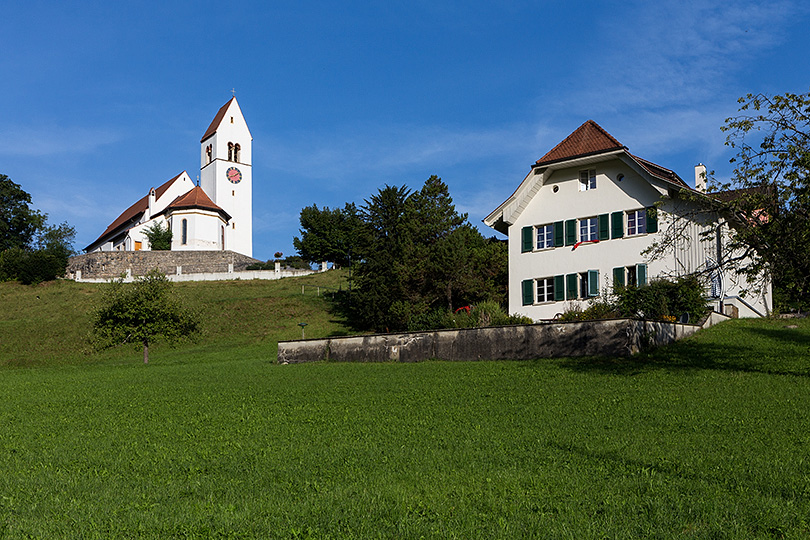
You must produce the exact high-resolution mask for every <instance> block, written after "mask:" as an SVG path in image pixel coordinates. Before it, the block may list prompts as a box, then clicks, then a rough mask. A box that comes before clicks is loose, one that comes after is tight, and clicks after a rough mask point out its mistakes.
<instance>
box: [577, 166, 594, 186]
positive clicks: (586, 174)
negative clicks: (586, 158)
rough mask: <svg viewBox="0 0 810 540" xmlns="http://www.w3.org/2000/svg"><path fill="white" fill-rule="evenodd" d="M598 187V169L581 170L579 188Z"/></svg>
mask: <svg viewBox="0 0 810 540" xmlns="http://www.w3.org/2000/svg"><path fill="white" fill-rule="evenodd" d="M591 189H596V170H595V169H590V170H588V171H579V190H580V191H588V190H591Z"/></svg>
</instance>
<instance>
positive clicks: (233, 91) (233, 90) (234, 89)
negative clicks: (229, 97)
mask: <svg viewBox="0 0 810 540" xmlns="http://www.w3.org/2000/svg"><path fill="white" fill-rule="evenodd" d="M231 94H233V97H236V88H231Z"/></svg>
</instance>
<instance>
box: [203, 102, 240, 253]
mask: <svg viewBox="0 0 810 540" xmlns="http://www.w3.org/2000/svg"><path fill="white" fill-rule="evenodd" d="M252 143H253V137H252V136H251V134H250V130H249V129H248V127H247V123H246V122H245V117H244V116H242V110H241V109H240V108H239V104H238V103H237V102H236V97H235V96H234V97H233V98H231V100H230V101H228V103H226V104H225V105H223V106H222V108H220V109H219V111H218V112H217V114H216V116H215V117H214V120H213V121H212V122H211V125H210V126H208V129H207V130H205V134H204V135H203V136H202V139H201V140H200V187H202V188H203V190H204V191H205V193H206V194H207V195H208V196H209V197H210V198H211V200H213V201H214V203H215V204H216V205H217V206H219V207H220V208H222V209H223V210H225V211H226V212H227V213H228V214H230V215H231V216H232V217H231V220H230V221H229V222H228V224H227V226H226V227H225V228H224V229H223V230H222V231H221V235H222V236H223V237H224V239H225V247H224V249H228V250H231V251H235V252H237V253H242V254H243V255H247V256H249V257H252V256H253V167H252V165H251V164H252V163H253V157H252V148H251V147H252Z"/></svg>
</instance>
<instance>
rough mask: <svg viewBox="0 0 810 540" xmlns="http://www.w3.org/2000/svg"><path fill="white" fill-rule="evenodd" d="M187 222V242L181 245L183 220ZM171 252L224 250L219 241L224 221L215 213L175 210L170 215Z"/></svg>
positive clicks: (199, 210)
mask: <svg viewBox="0 0 810 540" xmlns="http://www.w3.org/2000/svg"><path fill="white" fill-rule="evenodd" d="M184 219H185V220H186V221H187V224H188V225H187V226H188V229H187V241H186V243H185V244H183V220H184ZM171 224H172V251H210V250H219V249H226V248H224V247H223V246H222V243H221V241H220V238H221V233H220V227H223V226H225V221H224V220H223V219H222V217H221V216H220V215H219V214H218V213H216V212H211V211H207V210H201V209H184V210H175V211H173V212H172V213H171Z"/></svg>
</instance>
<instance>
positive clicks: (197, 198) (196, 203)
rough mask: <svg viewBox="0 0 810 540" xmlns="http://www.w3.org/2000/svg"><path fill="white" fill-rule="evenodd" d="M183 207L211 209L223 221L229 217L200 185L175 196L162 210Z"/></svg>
mask: <svg viewBox="0 0 810 540" xmlns="http://www.w3.org/2000/svg"><path fill="white" fill-rule="evenodd" d="M183 208H201V209H203V210H212V211H214V212H219V213H220V214H221V215H222V216H223V217H224V218H225V221H228V220H229V219H231V216H230V214H228V212H226V211H225V210H223V209H222V208H220V207H219V206H217V205H216V204H215V203H214V201H212V200H211V198H210V197H208V195H206V194H205V191H203V189H202V188H201V187H200V186H197V187H195V188H194V189H192V190H191V191H189V192H188V193H186V194H184V195H180V196H179V197H177V198H176V199H175V200H173V201H172V202H171V203H169V206H167V207H166V209H165V210H163V212H168V211H169V210H180V209H183ZM163 212H161V213H163Z"/></svg>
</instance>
